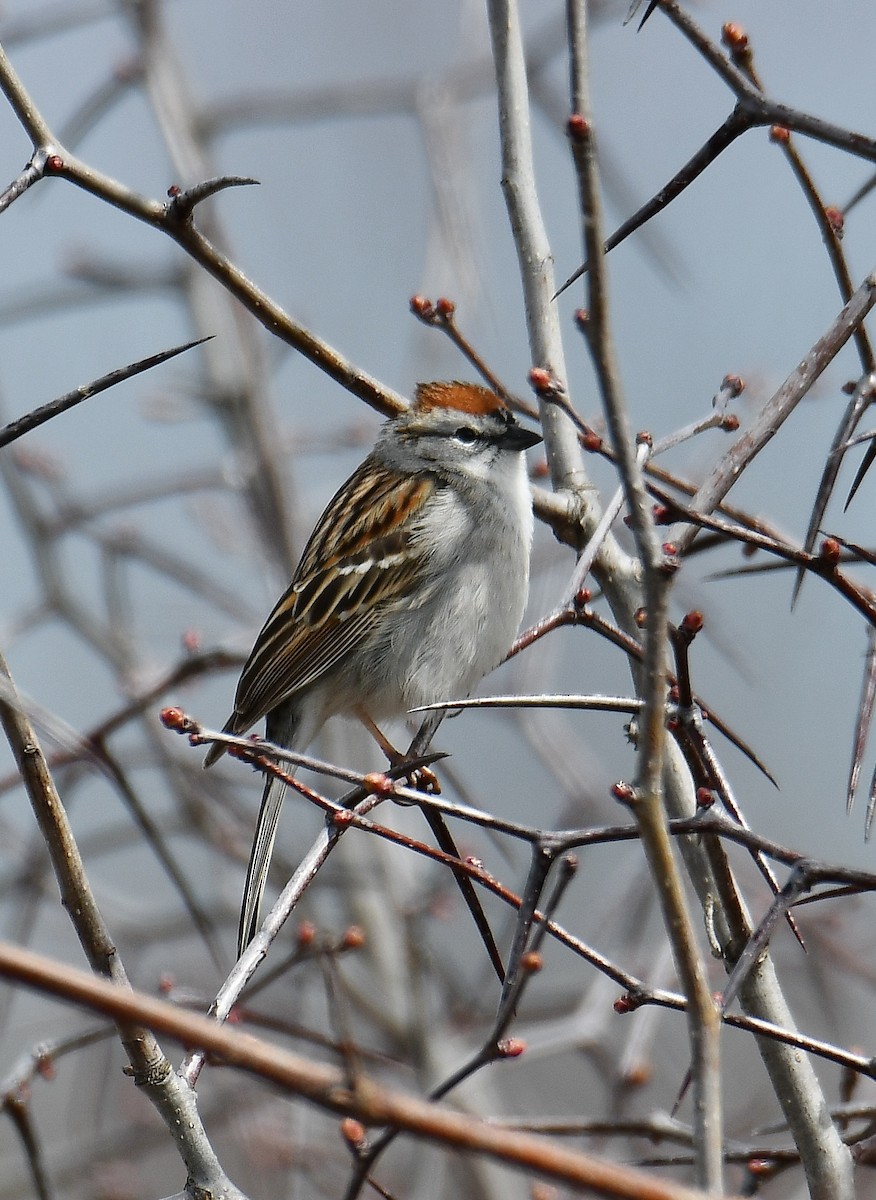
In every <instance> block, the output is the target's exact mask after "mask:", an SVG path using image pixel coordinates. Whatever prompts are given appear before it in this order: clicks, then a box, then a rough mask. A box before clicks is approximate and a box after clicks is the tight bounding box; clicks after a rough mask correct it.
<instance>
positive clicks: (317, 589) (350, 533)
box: [231, 457, 438, 730]
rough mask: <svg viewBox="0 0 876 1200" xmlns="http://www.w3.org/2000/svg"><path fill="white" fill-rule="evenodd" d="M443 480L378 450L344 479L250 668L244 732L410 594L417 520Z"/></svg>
mask: <svg viewBox="0 0 876 1200" xmlns="http://www.w3.org/2000/svg"><path fill="white" fill-rule="evenodd" d="M437 486H438V485H437V483H436V481H435V480H434V479H433V478H431V477H426V476H421V477H419V478H411V477H410V476H402V475H399V474H398V473H397V472H395V471H392V470H390V469H389V468H388V467H386V466H383V465H382V464H381V463H379V462H378V461H377V460H376V459H375V458H373V457H369V458H368V459H366V460H365V462H364V463H363V464H362V465H361V466H360V467H359V469H358V470H357V471H356V472H355V473H354V474H353V475H352V476H351V477H350V479H349V480H348V481H347V483H346V484H344V486H343V487H342V488H341V489H340V491H339V492H338V493H337V495H336V496H335V497H334V499H333V500H332V501H331V503H330V504H329V506H328V508H326V510H325V512H324V513H323V515H322V517H321V518H320V520H319V523H318V524H317V526H316V528H315V529H314V531H313V534H312V535H311V537H310V541H309V542H308V543H307V546H306V547H305V550H304V554H303V555H302V558H301V562H300V564H299V566H298V569H297V571H296V572H295V576H294V578H293V580H292V583H291V584H290V586H289V589H288V590H287V591H286V593H285V594H284V595H283V596H282V597H281V598H280V600H279V602H278V603H277V605H276V607H275V608H274V611H273V612H272V613H271V615H270V616H269V617H268V620H267V622H266V623H265V626H264V628H263V629H262V631H261V633H260V634H259V636H258V638H257V639H256V643H255V645H254V646H253V649H252V653H251V654H250V657H249V660H248V662H247V664H246V666H245V667H244V668H243V672H242V674H241V677H240V682H239V684H238V687H237V696H236V698H235V703H234V710H235V711H234V715H233V717H232V718H231V719H232V720H233V721H234V724H235V726H236V727H237V729H238V730H243V729H248V728H249V727H250V726H251V725H253V724H255V722H256V721H258V720H259V719H260V718H261V717H262V716H264V715H265V713H268V712H270V711H271V710H272V709H274V708H276V707H277V705H279V704H282V703H283V702H284V701H286V700H288V699H290V697H292V696H293V695H294V694H295V693H296V692H300V691H302V690H303V689H304V688H307V687H310V686H311V685H312V684H314V683H315V682H317V681H318V680H319V679H320V677H321V676H323V675H325V673H326V672H327V671H329V670H331V668H332V667H334V666H335V665H336V664H337V663H338V662H339V661H340V660H341V659H342V658H344V657H345V656H346V655H347V654H349V653H350V652H351V651H352V650H353V649H354V647H356V646H357V645H359V644H360V643H361V642H362V641H363V640H364V639H365V638H366V637H367V636H368V634H369V633H370V632H371V631H372V630H373V629H374V627H375V625H376V624H377V621H378V620H379V615H380V609H381V608H382V607H383V606H384V605H386V604H391V603H393V602H395V601H398V600H400V599H403V598H404V597H405V596H407V595H409V594H410V593H411V591H412V589H413V588H414V585H415V582H416V580H417V578H418V575H419V568H420V563H421V561H422V555H423V553H424V552H423V550H422V549H421V548H420V547H419V546H418V545H417V544H416V541H415V540H413V539H412V536H411V532H412V525H413V523H414V522H415V520H416V517H417V515H418V514H419V512H420V510H421V509H422V507H423V505H424V504H425V502H426V501H427V500H428V499H429V497H430V496H431V495H432V494H433V492H434V491H435V488H436V487H437Z"/></svg>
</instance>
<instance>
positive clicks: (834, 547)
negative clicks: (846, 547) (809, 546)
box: [818, 537, 842, 567]
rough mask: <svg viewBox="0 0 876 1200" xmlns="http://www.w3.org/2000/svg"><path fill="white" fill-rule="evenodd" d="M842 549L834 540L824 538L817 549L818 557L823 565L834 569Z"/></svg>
mask: <svg viewBox="0 0 876 1200" xmlns="http://www.w3.org/2000/svg"><path fill="white" fill-rule="evenodd" d="M841 553H842V547H841V546H840V544H839V542H838V541H837V540H836V538H832V537H829V538H825V539H824V541H823V542H822V543H821V545H820V546H819V548H818V557H819V558H820V559H821V561H822V562H823V563H827V565H828V566H830V567H835V566H836V564H837V563H838V562H839V560H840V554H841Z"/></svg>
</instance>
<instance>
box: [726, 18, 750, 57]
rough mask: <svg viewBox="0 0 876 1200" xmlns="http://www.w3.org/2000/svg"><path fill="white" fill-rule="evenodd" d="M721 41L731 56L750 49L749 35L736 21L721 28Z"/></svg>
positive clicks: (729, 22)
mask: <svg viewBox="0 0 876 1200" xmlns="http://www.w3.org/2000/svg"><path fill="white" fill-rule="evenodd" d="M721 41H722V42H723V43H724V45H725V46H726V47H727V49H728V50H729V51H730V52H731V54H739V53H741V51H743V50H747V49H748V34H747V33H746V32H745V30H744V29H743V28H742V26H741V25H737V24H736V23H735V21H728V22H727V23H726V24H725V25H724V26H723V27H722V28H721Z"/></svg>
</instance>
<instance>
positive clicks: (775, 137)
mask: <svg viewBox="0 0 876 1200" xmlns="http://www.w3.org/2000/svg"><path fill="white" fill-rule="evenodd" d="M790 140H791V131H790V129H786V128H785V126H784V125H773V126H772V127H771V129H770V141H771V142H776V143H777V144H778V145H780V146H784V145H785V144H786V143H787V142H789V141H790Z"/></svg>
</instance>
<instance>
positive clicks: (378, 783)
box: [362, 771, 395, 796]
mask: <svg viewBox="0 0 876 1200" xmlns="http://www.w3.org/2000/svg"><path fill="white" fill-rule="evenodd" d="M362 787H363V788H364V789H365V791H366V792H367V793H368V795H369V796H391V795H392V794H393V792H394V791H395V783H394V782H393V780H391V779H390V777H389V776H388V775H385V774H384V773H383V771H370V772H369V773H368V774H367V775H366V776H365V778H364V779H363V780H362Z"/></svg>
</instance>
